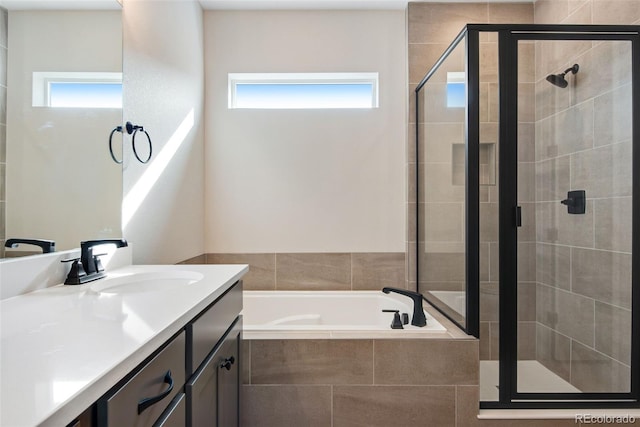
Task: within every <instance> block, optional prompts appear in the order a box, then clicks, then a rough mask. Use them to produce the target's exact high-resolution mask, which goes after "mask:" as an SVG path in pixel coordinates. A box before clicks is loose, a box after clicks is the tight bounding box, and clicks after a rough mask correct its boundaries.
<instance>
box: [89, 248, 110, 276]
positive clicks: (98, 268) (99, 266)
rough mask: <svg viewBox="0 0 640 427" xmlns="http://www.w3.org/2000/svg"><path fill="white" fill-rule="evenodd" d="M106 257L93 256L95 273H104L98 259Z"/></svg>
mask: <svg viewBox="0 0 640 427" xmlns="http://www.w3.org/2000/svg"><path fill="white" fill-rule="evenodd" d="M105 255H108V254H106V253H104V254H95V255H93V261H94V262H95V263H96V271H97V272H98V273H99V272H101V271H104V267H103V266H102V262H100V258H98V257H101V256H105Z"/></svg>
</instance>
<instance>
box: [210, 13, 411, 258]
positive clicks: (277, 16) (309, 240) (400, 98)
mask: <svg viewBox="0 0 640 427" xmlns="http://www.w3.org/2000/svg"><path fill="white" fill-rule="evenodd" d="M404 28H405V16H404V13H403V12H402V11H259V12H254V11H242V12H224V11H207V12H206V13H205V61H206V104H207V112H206V127H207V131H206V150H205V154H206V157H205V161H206V192H205V200H206V212H207V214H206V222H205V233H206V245H205V246H206V250H207V252H210V253H243V252H244V253H247V252H248V253H271V254H273V253H276V252H287V253H296V252H315V253H317V252H320V253H327V252H332V253H351V252H404V241H405V212H404V203H405V192H406V190H405V188H406V187H405V180H404V167H405V131H404V126H403V124H402V123H403V121H404V117H405V114H406V101H405V100H406V98H405V92H404V87H405V85H406V83H405V82H406V65H405V64H406V43H405V29H404ZM230 72H378V73H380V108H377V109H371V110H298V111H291V110H229V109H228V108H227V73H230Z"/></svg>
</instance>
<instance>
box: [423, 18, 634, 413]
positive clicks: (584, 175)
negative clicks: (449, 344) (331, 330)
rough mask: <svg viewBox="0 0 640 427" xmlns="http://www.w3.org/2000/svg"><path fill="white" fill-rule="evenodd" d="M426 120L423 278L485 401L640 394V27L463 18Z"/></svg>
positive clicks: (504, 404)
mask: <svg viewBox="0 0 640 427" xmlns="http://www.w3.org/2000/svg"><path fill="white" fill-rule="evenodd" d="M415 123H416V124H415V126H416V129H415V132H416V150H417V161H416V168H417V171H416V176H417V182H416V186H417V192H418V199H417V201H418V203H417V204H416V206H417V221H416V224H417V242H418V245H417V248H418V249H417V254H416V255H417V269H418V273H417V282H418V289H419V291H420V292H421V293H423V294H424V295H425V297H426V298H427V300H428V301H429V302H430V303H432V305H434V306H435V307H436V308H438V310H440V311H441V312H442V313H444V314H445V315H447V317H449V318H450V319H451V320H453V321H454V322H455V323H457V324H458V325H459V326H460V327H461V328H463V329H464V330H465V331H467V333H469V334H472V335H474V336H476V337H478V338H479V339H480V358H481V362H480V365H481V368H480V370H481V374H480V400H481V407H484V408H572V407H573V408H578V407H591V408H595V407H601V408H604V407H638V406H640V372H639V369H640V213H639V212H640V27H638V26H602V25H579V26H578V25H493V24H477V25H476V24H473V25H472V24H470V25H467V26H466V27H465V28H464V29H463V30H462V32H461V33H460V34H459V35H458V36H457V37H456V39H455V40H454V41H453V43H452V44H451V45H450V46H449V47H448V49H447V50H446V51H445V52H444V53H443V55H442V56H441V57H440V59H439V60H438V61H437V62H436V64H435V65H434V66H433V68H432V69H431V70H430V71H429V72H428V73H427V74H426V75H425V77H424V78H423V80H422V81H421V83H420V84H419V85H418V87H417V88H416V90H415Z"/></svg>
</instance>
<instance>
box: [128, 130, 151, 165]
mask: <svg viewBox="0 0 640 427" xmlns="http://www.w3.org/2000/svg"><path fill="white" fill-rule="evenodd" d="M125 129H126V130H127V133H128V134H129V135H131V134H133V140H132V141H131V145H132V147H133V154H134V155H135V156H136V159H138V161H139V162H140V163H143V164H144V163H148V162H149V160H151V155H152V154H153V143H152V142H151V137H150V136H149V133H148V132H147V131H146V130H144V127H142V126H138V125H134V124H133V123H131V122H127V123H126V124H125ZM138 132H144V134H145V135H146V136H147V141H148V142H149V157H147V158H146V160H142V159H141V158H140V156H139V155H138V150H137V149H136V135H137V134H138Z"/></svg>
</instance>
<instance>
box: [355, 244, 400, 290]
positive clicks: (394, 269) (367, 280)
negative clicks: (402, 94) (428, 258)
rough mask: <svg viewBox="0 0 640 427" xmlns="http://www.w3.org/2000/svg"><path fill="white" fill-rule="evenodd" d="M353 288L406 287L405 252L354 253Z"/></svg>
mask: <svg viewBox="0 0 640 427" xmlns="http://www.w3.org/2000/svg"><path fill="white" fill-rule="evenodd" d="M351 263H352V265H351V269H352V271H351V275H352V278H351V280H352V284H351V286H352V289H353V290H380V289H382V288H383V287H385V286H393V287H396V288H398V287H399V288H404V286H405V285H404V283H405V255H404V253H396V252H388V253H354V254H352V255H351Z"/></svg>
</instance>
